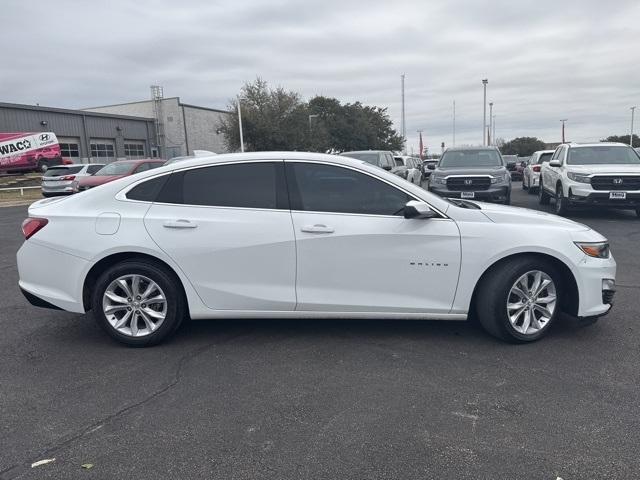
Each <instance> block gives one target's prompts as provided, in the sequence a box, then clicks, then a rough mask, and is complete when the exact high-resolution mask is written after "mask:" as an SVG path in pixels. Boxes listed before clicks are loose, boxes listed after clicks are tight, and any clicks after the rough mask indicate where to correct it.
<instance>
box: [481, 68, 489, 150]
mask: <svg viewBox="0 0 640 480" xmlns="http://www.w3.org/2000/svg"><path fill="white" fill-rule="evenodd" d="M487 83H489V80H488V79H486V78H484V79H483V80H482V88H483V90H484V101H483V104H482V145H486V144H487Z"/></svg>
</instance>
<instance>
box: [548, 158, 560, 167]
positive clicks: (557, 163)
mask: <svg viewBox="0 0 640 480" xmlns="http://www.w3.org/2000/svg"><path fill="white" fill-rule="evenodd" d="M549 166H550V167H561V166H562V163H560V160H551V161H550V162H549Z"/></svg>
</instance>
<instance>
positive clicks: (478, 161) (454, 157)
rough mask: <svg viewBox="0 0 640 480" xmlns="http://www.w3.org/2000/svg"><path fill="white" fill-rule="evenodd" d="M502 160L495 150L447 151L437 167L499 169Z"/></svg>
mask: <svg viewBox="0 0 640 480" xmlns="http://www.w3.org/2000/svg"><path fill="white" fill-rule="evenodd" d="M502 165H503V163H502V159H501V158H500V154H499V153H498V152H497V151H496V150H481V149H478V150H475V149H469V150H447V151H446V152H444V155H442V158H441V159H440V163H439V164H438V166H439V167H443V168H448V167H454V168H455V167H499V166H502Z"/></svg>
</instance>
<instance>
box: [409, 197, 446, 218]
mask: <svg viewBox="0 0 640 480" xmlns="http://www.w3.org/2000/svg"><path fill="white" fill-rule="evenodd" d="M437 216H438V214H437V213H436V212H434V211H433V210H431V207H430V206H429V204H427V203H424V202H418V201H417V200H411V201H410V202H407V204H406V205H405V206H404V218H435V217H437Z"/></svg>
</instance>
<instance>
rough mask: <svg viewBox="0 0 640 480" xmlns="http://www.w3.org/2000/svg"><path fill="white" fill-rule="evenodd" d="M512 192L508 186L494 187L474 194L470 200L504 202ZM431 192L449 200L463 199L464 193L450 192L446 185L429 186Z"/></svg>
mask: <svg viewBox="0 0 640 480" xmlns="http://www.w3.org/2000/svg"><path fill="white" fill-rule="evenodd" d="M510 190H511V189H510V187H508V186H502V187H492V188H489V189H488V190H477V191H474V192H473V193H474V196H473V199H471V198H470V199H469V200H480V201H482V202H504V201H505V200H506V199H507V196H508V195H509V193H510ZM429 191H430V192H433V193H435V194H436V195H440V196H441V197H447V198H462V193H463V192H461V191H458V190H449V189H448V188H447V187H446V185H429Z"/></svg>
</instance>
